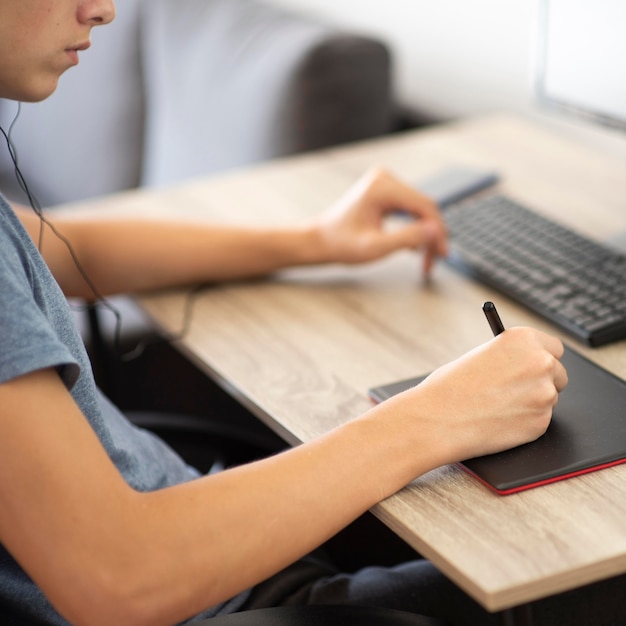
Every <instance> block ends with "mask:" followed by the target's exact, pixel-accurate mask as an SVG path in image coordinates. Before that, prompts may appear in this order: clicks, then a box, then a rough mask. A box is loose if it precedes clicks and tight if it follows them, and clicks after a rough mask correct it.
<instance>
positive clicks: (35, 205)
mask: <svg viewBox="0 0 626 626" xmlns="http://www.w3.org/2000/svg"><path fill="white" fill-rule="evenodd" d="M21 106H22V105H21V102H18V103H17V112H16V114H15V117H14V118H13V120H12V121H11V124H10V126H9V130H8V132H6V131H5V130H4V128H2V126H0V132H1V133H2V135H4V139H5V141H6V145H7V149H8V151H9V156H10V157H11V161H12V163H13V168H14V171H15V177H16V179H17V183H18V185H19V187H20V189H21V190H22V191H23V192H24V194H25V195H26V197H27V198H28V203H29V204H30V206H31V208H32V209H33V211H34V212H35V214H36V215H37V217H38V218H39V220H40V223H41V225H40V229H39V241H38V249H39V251H40V252H41V249H42V245H43V233H44V227H45V226H47V227H48V228H49V229H50V230H51V231H52V233H53V234H54V235H55V236H56V237H57V238H58V239H59V240H60V241H61V242H62V243H63V244H64V245H65V247H66V248H67V250H68V252H69V253H70V256H71V257H72V261H73V262H74V265H75V266H76V269H77V270H78V272H79V274H80V275H81V277H82V278H83V280H84V281H85V283H86V285H87V286H88V287H89V290H90V291H91V293H92V294H93V297H94V302H93V303H90V304H88V305H87V307H91V306H103V307H104V308H106V309H108V310H109V311H110V312H111V313H113V315H114V316H115V328H114V331H113V332H114V334H113V342H114V347H115V352H116V354H117V356H118V358H119V359H120V360H122V361H124V362H128V361H132V360H134V359H136V358H138V357H139V356H141V355H142V354H143V353H144V351H145V349H146V348H147V347H148V346H150V345H154V344H157V343H170V342H174V341H178V340H180V339H183V338H184V337H185V335H186V334H187V331H188V330H189V327H190V326H191V319H192V309H193V303H194V302H195V298H196V297H197V295H198V294H199V293H200V292H201V291H202V290H203V289H205V288H206V287H207V286H208V285H204V284H202V285H199V286H197V287H194V288H193V289H192V290H191V291H190V292H189V294H188V295H187V299H186V300H185V310H184V316H183V325H182V328H181V330H180V331H179V332H177V333H174V334H170V335H168V336H166V337H160V338H158V339H152V340H147V339H143V340H141V341H140V342H139V343H138V344H137V346H135V348H133V349H132V350H130V351H129V352H126V353H123V352H122V348H121V339H122V315H121V313H120V311H119V310H118V309H117V308H116V307H115V306H114V305H113V304H111V302H109V300H107V298H105V297H104V296H103V295H102V294H101V293H100V291H99V290H98V288H97V287H96V285H95V284H94V282H93V281H92V280H91V278H90V277H89V275H88V274H87V272H86V271H85V269H84V268H83V267H82V265H81V263H80V261H79V259H78V257H77V255H76V253H75V251H74V248H73V247H72V244H71V243H70V241H69V239H67V237H65V236H64V235H63V234H62V233H60V232H59V231H58V229H57V228H56V227H55V226H54V224H52V223H51V222H50V221H49V220H48V219H47V218H46V216H45V215H44V211H43V209H42V207H41V204H40V203H39V201H38V200H37V197H36V196H35V194H34V193H33V192H32V191H31V190H30V188H29V186H28V184H27V182H26V179H25V178H24V175H23V174H22V171H21V170H20V167H19V161H18V155H17V150H16V149H15V146H14V144H13V141H12V139H11V134H12V132H13V127H14V126H15V123H16V122H17V120H18V118H19V116H20V112H21Z"/></svg>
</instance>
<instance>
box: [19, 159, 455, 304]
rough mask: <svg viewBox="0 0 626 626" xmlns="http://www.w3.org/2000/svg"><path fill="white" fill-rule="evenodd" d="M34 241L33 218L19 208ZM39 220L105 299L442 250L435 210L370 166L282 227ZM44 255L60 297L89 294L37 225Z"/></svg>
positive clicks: (36, 235) (66, 257) (441, 230)
mask: <svg viewBox="0 0 626 626" xmlns="http://www.w3.org/2000/svg"><path fill="white" fill-rule="evenodd" d="M398 208H402V209H404V210H405V211H407V212H409V213H411V214H413V215H414V216H415V218H416V220H415V221H414V222H410V223H406V224H405V225H404V226H402V227H401V228H399V229H395V230H394V231H389V230H387V229H385V227H384V218H385V216H386V215H387V214H389V213H390V212H392V211H395V210H397V209H398ZM17 213H18V216H19V217H20V218H21V220H22V222H23V223H24V224H25V226H26V228H27V229H28V231H29V233H30V234H31V237H32V238H33V240H34V241H35V242H37V241H38V240H39V230H40V226H41V225H40V222H39V218H38V217H37V216H36V215H35V214H34V213H33V212H32V211H29V210H28V209H21V210H18V211H17ZM47 219H49V220H50V222H51V223H53V224H54V226H55V228H56V229H58V231H59V232H60V233H61V234H62V235H63V236H64V237H65V238H66V239H67V240H68V241H69V243H70V245H71V247H72V249H73V251H74V253H75V254H76V257H77V258H78V260H79V262H80V265H81V267H82V268H83V269H84V271H85V273H86V274H87V275H88V276H89V278H90V279H91V281H92V282H93V283H94V284H95V285H96V287H97V289H98V291H99V292H100V293H101V294H103V295H107V294H112V293H121V292H136V291H141V290H146V289H154V288H160V287H168V286H174V285H181V284H188V283H193V282H205V281H223V280H233V279H239V278H250V277H255V276H263V275H267V274H269V273H271V272H274V271H276V270H279V269H282V268H285V267H291V266H297V265H310V264H318V263H327V262H342V263H360V262H365V261H372V260H375V259H378V258H380V257H382V256H384V255H386V254H389V253H390V252H393V251H395V250H399V249H402V248H413V249H416V248H420V247H424V248H425V250H426V254H425V257H426V259H427V265H428V266H430V265H431V264H432V260H433V259H434V258H435V257H436V256H439V255H441V254H445V245H446V244H445V240H446V235H445V228H444V226H443V222H442V220H441V217H440V216H439V214H438V212H437V210H436V207H435V206H434V204H433V203H432V202H431V201H430V200H428V199H427V198H425V197H424V196H422V195H420V194H419V193H417V192H415V191H414V190H413V189H412V188H410V187H409V186H407V185H405V184H404V183H402V182H400V181H398V180H397V179H396V178H394V177H393V176H391V175H390V174H389V173H387V172H385V171H382V170H376V171H372V172H370V173H368V174H367V175H366V176H364V177H363V178H362V179H361V180H360V181H359V182H358V183H357V184H356V185H355V186H354V187H353V188H352V189H351V190H350V191H349V192H348V193H347V194H346V195H345V196H344V197H343V198H341V199H340V200H339V202H337V204H336V205H335V206H333V207H331V209H330V210H328V211H327V212H326V213H323V214H321V215H320V216H319V218H317V219H315V220H312V221H310V222H308V223H306V224H303V225H297V226H292V227H285V228H268V229H260V228H245V227H237V226H224V225H207V224H190V223H184V222H180V221H163V220H131V219H127V220H124V219H111V218H106V217H104V218H102V219H94V218H93V217H90V218H83V217H82V216H81V215H80V213H77V214H72V215H71V216H70V215H68V214H64V215H62V216H55V214H54V213H48V214H47ZM44 229H45V230H44V237H43V247H42V254H43V255H44V258H45V259H46V262H47V263H48V265H49V267H50V268H51V270H52V272H53V274H54V275H55V277H56V279H57V281H58V282H59V284H60V285H61V288H62V289H63V290H64V292H65V293H66V295H68V296H80V297H85V298H88V299H89V298H93V295H94V294H93V293H92V292H91V290H90V289H89V287H88V285H87V284H86V282H85V280H84V279H83V277H82V276H81V275H80V272H79V271H78V269H77V268H76V265H75V263H74V261H73V259H72V257H71V255H70V252H69V250H68V248H67V246H66V244H65V243H63V242H62V241H61V240H59V238H57V237H55V236H54V235H53V234H52V233H50V231H49V228H48V227H44Z"/></svg>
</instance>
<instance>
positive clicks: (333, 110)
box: [141, 0, 391, 185]
mask: <svg viewBox="0 0 626 626" xmlns="http://www.w3.org/2000/svg"><path fill="white" fill-rule="evenodd" d="M144 9H145V14H144V15H143V18H142V20H141V23H142V46H143V48H142V52H143V58H144V60H145V61H144V70H145V80H146V94H147V125H146V129H147V132H146V149H145V159H144V171H143V179H142V182H143V183H144V184H147V185H153V184H163V183H169V182H172V181H175V180H179V179H181V178H184V177H187V176H193V175H196V174H202V173H205V172H212V171H216V170H223V169H228V168H232V167H239V166H242V165H246V164H248V163H253V162H255V161H259V160H263V159H268V158H273V157H278V156H282V155H286V154H290V153H293V152H297V151H302V150H310V149H313V148H320V147H324V146H328V145H332V144H336V143H341V142H345V141H351V140H355V139H361V138H363V137H371V136H373V135H377V134H380V133H384V132H387V131H389V130H390V126H391V97H390V85H389V76H390V69H389V64H390V59H389V54H388V51H387V48H386V47H385V46H384V45H383V44H381V43H380V42H378V41H375V40H372V39H370V38H367V37H363V36H358V35H354V34H348V33H343V32H341V31H338V30H337V29H336V28H333V27H330V26H328V25H325V24H322V23H318V22H316V21H313V20H311V19H308V18H303V17H302V16H299V15H295V14H291V13H288V12H285V11H283V10H280V9H278V8H275V7H272V6H269V5H264V4H261V3H258V2H254V1H252V0H240V1H237V2H233V0H208V1H207V0H177V2H172V1H171V0H151V2H150V3H149V6H148V4H144Z"/></svg>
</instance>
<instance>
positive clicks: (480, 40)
mask: <svg viewBox="0 0 626 626" xmlns="http://www.w3.org/2000/svg"><path fill="white" fill-rule="evenodd" d="M270 1H271V2H273V3H274V4H280V5H283V6H286V7H288V8H292V9H294V10H298V11H300V12H306V13H309V14H311V15H315V16H318V17H321V18H323V19H326V20H330V21H333V22H334V23H338V24H341V25H345V26H348V27H350V28H356V29H359V30H361V31H364V32H366V33H372V34H375V35H377V36H379V37H381V38H383V39H384V40H385V41H386V42H387V43H388V44H389V46H390V47H391V49H392V51H393V54H394V59H395V66H396V89H397V93H398V97H399V100H400V101H401V102H402V103H403V104H408V105H411V106H412V107H414V108H418V109H420V110H422V111H424V112H425V113H427V114H429V115H431V116H435V117H437V118H448V117H456V116H459V115H465V114H471V113H481V112H485V111H491V110H502V109H505V110H513V111H523V112H527V111H528V110H529V109H530V108H531V104H532V87H531V79H532V63H533V61H532V58H531V56H532V55H531V53H532V48H533V38H534V29H535V24H536V22H537V20H536V17H535V16H536V0H270Z"/></svg>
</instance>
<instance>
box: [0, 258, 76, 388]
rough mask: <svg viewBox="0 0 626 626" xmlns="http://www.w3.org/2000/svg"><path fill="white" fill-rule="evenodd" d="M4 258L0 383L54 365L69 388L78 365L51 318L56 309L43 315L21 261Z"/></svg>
mask: <svg viewBox="0 0 626 626" xmlns="http://www.w3.org/2000/svg"><path fill="white" fill-rule="evenodd" d="M4 261H5V263H4V267H3V268H2V270H1V271H0V294H1V296H0V298H1V300H0V383H2V382H7V381H9V380H11V379H13V378H16V377H18V376H22V375H23V374H27V373H29V372H33V371H35V370H40V369H44V368H47V367H54V368H56V370H57V371H58V372H59V374H60V376H61V378H62V380H63V382H64V384H65V385H66V386H67V388H68V389H71V388H72V386H73V385H74V383H75V382H76V379H77V378H78V374H79V372H80V368H79V365H78V362H77V361H76V359H75V358H74V357H73V356H72V354H71V353H70V351H69V349H68V348H67V347H66V346H65V345H64V341H63V337H61V336H60V335H59V331H57V330H55V329H54V327H53V325H52V324H51V322H50V319H49V314H50V313H52V316H53V317H54V316H55V313H56V312H55V311H52V312H50V311H48V312H47V313H48V315H46V312H45V311H43V310H42V309H41V308H40V306H39V305H38V304H37V302H36V299H35V297H34V294H33V292H32V289H31V286H30V283H29V282H28V279H27V278H26V279H25V276H24V274H23V272H24V269H23V267H21V264H19V263H18V264H17V265H16V264H15V263H12V262H11V259H4ZM6 261H8V262H6ZM26 274H27V272H26ZM63 304H65V305H66V302H65V300H64V299H63ZM58 305H59V303H58V302H57V303H56V306H57V307H58Z"/></svg>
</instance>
